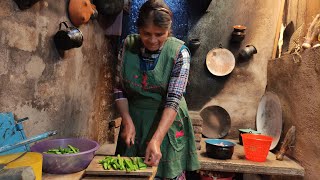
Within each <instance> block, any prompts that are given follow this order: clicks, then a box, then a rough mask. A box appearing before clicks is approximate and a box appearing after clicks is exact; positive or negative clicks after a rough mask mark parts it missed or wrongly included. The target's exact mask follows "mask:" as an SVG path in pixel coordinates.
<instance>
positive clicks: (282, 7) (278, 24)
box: [272, 0, 286, 59]
mask: <svg viewBox="0 0 320 180" xmlns="http://www.w3.org/2000/svg"><path fill="white" fill-rule="evenodd" d="M285 2H286V0H281V3H280V13H279V17H278V23H277V29H276V36H275V38H274V44H273V51H272V59H274V58H276V55H277V49H278V41H279V37H280V30H281V24H282V18H283V10H284V6H285V4H286V3H285Z"/></svg>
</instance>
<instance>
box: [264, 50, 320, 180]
mask: <svg viewBox="0 0 320 180" xmlns="http://www.w3.org/2000/svg"><path fill="white" fill-rule="evenodd" d="M300 55H301V57H299V55H297V54H293V55H291V54H290V55H284V56H283V57H281V58H279V59H275V60H271V61H269V63H268V90H270V91H273V92H275V93H277V94H278V96H279V99H280V102H281V105H282V108H283V121H284V128H283V132H284V133H283V136H282V140H283V138H284V136H285V133H286V132H287V131H288V129H289V128H290V127H291V126H295V127H296V143H295V145H294V147H292V149H291V150H289V152H288V155H289V156H291V157H293V158H295V159H296V160H297V161H298V162H300V164H301V165H302V166H303V167H304V168H305V170H306V173H305V178H304V179H317V178H316V177H318V176H319V169H320V159H319V158H318V157H319V155H320V141H319V140H320V132H319V129H320V121H319V117H320V91H319V88H320V61H319V59H320V48H313V49H310V50H306V51H305V52H303V53H300Z"/></svg>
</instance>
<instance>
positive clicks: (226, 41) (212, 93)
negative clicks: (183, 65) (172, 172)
mask: <svg viewBox="0 0 320 180" xmlns="http://www.w3.org/2000/svg"><path fill="white" fill-rule="evenodd" d="M189 1H190V4H189V7H190V9H189V12H190V17H191V18H190V30H189V35H188V38H189V39H192V38H199V39H200V41H201V45H200V47H199V49H198V50H196V51H195V53H194V54H193V56H192V60H191V71H190V77H189V80H190V82H189V85H188V88H187V94H186V96H187V101H188V105H189V108H190V109H191V110H195V111H201V109H204V108H205V107H207V106H212V105H218V106H221V107H223V108H224V109H226V110H227V111H228V113H229V114H230V116H231V128H230V132H229V136H228V137H231V138H232V137H233V138H235V137H237V136H238V130H237V129H238V128H249V127H250V128H255V117H256V111H257V107H258V103H259V101H260V98H261V97H262V95H263V94H264V92H265V87H266V83H267V82H266V76H267V61H268V59H270V58H271V55H272V47H273V43H274V38H275V31H276V24H277V20H278V16H279V13H280V1H278V0H271V1H252V0H233V1H223V0H213V1H212V2H211V4H210V6H209V8H208V10H207V12H199V11H198V9H196V8H195V7H197V4H198V1H194V0H189ZM237 24H241V25H245V26H246V27H247V30H246V31H245V32H246V36H245V39H244V40H243V41H242V42H241V43H232V42H230V38H231V33H232V31H233V27H232V26H233V25H237ZM220 44H221V46H222V47H223V48H227V49H229V50H230V51H232V52H233V54H234V56H235V58H236V59H237V63H236V67H235V69H234V70H233V72H232V73H231V74H230V75H227V76H224V77H217V76H213V75H212V74H210V73H209V71H208V70H207V68H206V66H205V59H206V55H207V53H208V51H209V50H211V49H212V48H218V47H219V46H220ZM249 44H251V45H254V46H255V47H256V48H257V51H258V53H257V54H255V55H254V56H253V58H251V59H250V60H248V61H240V60H239V58H238V53H239V50H240V49H242V48H243V47H245V46H246V45H249Z"/></svg>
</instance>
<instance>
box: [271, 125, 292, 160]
mask: <svg viewBox="0 0 320 180" xmlns="http://www.w3.org/2000/svg"><path fill="white" fill-rule="evenodd" d="M295 139H296V127H295V126H292V127H291V128H290V129H289V130H288V132H287V134H286V137H285V138H284V140H283V144H282V146H281V148H280V151H279V152H278V153H277V155H276V159H277V160H279V161H282V160H283V157H284V154H285V153H286V151H287V150H288V149H289V148H290V147H291V146H292V145H293V144H294V142H295Z"/></svg>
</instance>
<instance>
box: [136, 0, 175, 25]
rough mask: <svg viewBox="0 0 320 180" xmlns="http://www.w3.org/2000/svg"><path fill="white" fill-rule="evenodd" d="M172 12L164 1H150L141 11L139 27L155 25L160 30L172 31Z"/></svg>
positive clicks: (138, 20)
mask: <svg viewBox="0 0 320 180" xmlns="http://www.w3.org/2000/svg"><path fill="white" fill-rule="evenodd" d="M171 23H172V12H171V10H170V8H169V7H168V6H167V4H166V3H165V2H164V1H163V0H148V1H146V2H145V3H144V4H143V5H142V6H141V8H140V10H139V16H138V19H137V27H138V29H139V28H142V27H144V26H146V25H149V24H154V25H155V26H158V27H160V28H165V29H171Z"/></svg>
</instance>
